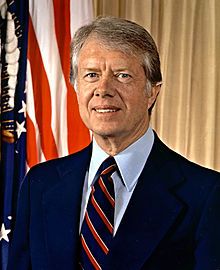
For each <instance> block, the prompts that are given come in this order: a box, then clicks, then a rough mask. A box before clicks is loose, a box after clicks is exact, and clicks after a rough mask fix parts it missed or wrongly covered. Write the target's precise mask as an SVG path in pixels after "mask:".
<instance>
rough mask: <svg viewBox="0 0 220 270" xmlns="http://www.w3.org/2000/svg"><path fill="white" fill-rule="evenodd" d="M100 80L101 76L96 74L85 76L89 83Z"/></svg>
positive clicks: (91, 73)
mask: <svg viewBox="0 0 220 270" xmlns="http://www.w3.org/2000/svg"><path fill="white" fill-rule="evenodd" d="M98 78H99V74H98V73H96V72H89V73H86V74H85V75H84V79H85V80H86V81H88V82H94V81H96V80H97V79H98Z"/></svg>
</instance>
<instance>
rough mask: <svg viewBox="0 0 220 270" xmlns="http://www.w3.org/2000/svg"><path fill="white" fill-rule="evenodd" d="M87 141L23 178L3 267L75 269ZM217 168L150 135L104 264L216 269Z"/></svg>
mask: <svg viewBox="0 0 220 270" xmlns="http://www.w3.org/2000/svg"><path fill="white" fill-rule="evenodd" d="M90 158H91V146H89V147H87V148H86V149H84V150H82V151H81V152H79V153H76V154H73V155H70V156H68V157H64V158H61V159H57V160H52V161H49V162H46V163H43V164H40V165H37V166H36V167H34V168H33V169H31V170H30V172H29V173H28V175H27V177H26V179H25V180H24V182H23V185H22V189H21V192H20V196H19V206H18V212H17V219H16V228H15V231H14V237H13V241H12V246H11V251H10V260H9V267H8V270H30V269H32V270H43V269H44V270H73V269H77V263H78V254H77V253H78V246H79V219H80V207H81V198H82V188H83V182H84V179H85V174H86V170H87V169H88V166H89V163H90ZM219 180H220V174H219V173H217V172H214V171H211V170H208V169H205V168H202V167H200V166H198V165H196V164H193V163H191V162H189V161H188V160H186V159H185V158H183V157H181V156H180V155H178V154H177V153H175V152H173V151H172V150H170V149H168V148H167V147H166V146H165V145H164V144H163V143H162V142H161V141H160V140H159V139H158V138H157V137H156V138H155V142H154V145H153V149H152V151H151V153H150V156H149V158H148V160H147V163H146V165H145V167H144V170H143V172H142V173H141V176H140V178H139V181H138V184H137V186H136V188H135V191H134V193H133V195H132V198H131V200H130V202H129V205H128V208H127V210H126V212H125V215H124V217H123V219H122V221H121V224H120V226H119V228H118V231H117V233H116V235H115V237H114V241H113V246H112V247H111V249H110V252H109V254H108V256H107V262H106V266H105V267H104V269H107V270H117V269H118V270H119V269H120V270H124V269H126V270H138V269H146V270H160V269H161V270H162V269H169V270H217V269H220V181H219Z"/></svg>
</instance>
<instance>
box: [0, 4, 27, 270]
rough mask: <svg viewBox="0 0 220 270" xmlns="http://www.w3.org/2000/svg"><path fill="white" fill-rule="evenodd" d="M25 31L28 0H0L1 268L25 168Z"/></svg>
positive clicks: (5, 265)
mask: <svg viewBox="0 0 220 270" xmlns="http://www.w3.org/2000/svg"><path fill="white" fill-rule="evenodd" d="M27 33H28V0H16V1H14V0H5V1H4V0H3V1H1V2H0V34H1V36H0V39H1V92H0V94H1V165H0V166H1V192H2V194H1V196H0V198H1V205H0V206H1V208H0V243H1V260H0V269H1V270H6V267H7V260H8V249H9V245H10V239H11V235H12V229H13V223H14V220H15V210H16V201H17V193H18V189H19V186H20V183H21V181H22V179H23V177H24V175H25V171H26V93H25V80H26V61H27Z"/></svg>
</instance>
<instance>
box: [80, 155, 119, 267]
mask: <svg viewBox="0 0 220 270" xmlns="http://www.w3.org/2000/svg"><path fill="white" fill-rule="evenodd" d="M116 168H117V165H116V163H115V160H114V158H113V157H109V158H107V159H106V160H105V161H104V162H103V163H102V165H101V166H100V169H99V171H98V172H99V177H98V179H97V180H96V182H95V184H94V186H93V187H92V191H91V194H90V198H89V201H88V205H87V209H86V213H85V217H84V220H83V223H82V229H81V234H80V240H81V246H80V267H81V269H84V270H88V269H97V270H98V269H102V265H103V263H104V260H105V257H106V255H107V254H108V252H109V247H110V244H111V241H112V238H113V227H114V207H115V195H114V184H113V180H112V178H111V175H112V174H113V172H114V171H116Z"/></svg>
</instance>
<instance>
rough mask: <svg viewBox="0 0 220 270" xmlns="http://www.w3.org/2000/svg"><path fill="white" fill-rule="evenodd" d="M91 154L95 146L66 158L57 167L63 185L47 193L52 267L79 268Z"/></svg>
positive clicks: (47, 228)
mask: <svg viewBox="0 0 220 270" xmlns="http://www.w3.org/2000/svg"><path fill="white" fill-rule="evenodd" d="M90 157H91V146H90V147H88V148H86V150H83V151H82V152H80V153H79V154H77V155H76V156H75V155H74V156H70V157H68V158H66V160H65V161H64V162H63V163H62V164H61V165H59V167H58V168H57V171H58V175H59V178H60V181H59V184H57V185H56V186H54V187H52V188H51V189H50V190H49V192H47V193H45V194H44V196H43V206H44V218H45V238H46V239H47V246H48V254H49V256H50V258H49V259H50V262H49V263H50V266H51V269H75V268H74V267H75V264H76V263H77V247H78V239H79V219H80V209H81V199H82V189H83V183H84V179H85V174H86V170H87V168H88V166H89V161H90ZM60 247H61V248H60Z"/></svg>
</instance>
